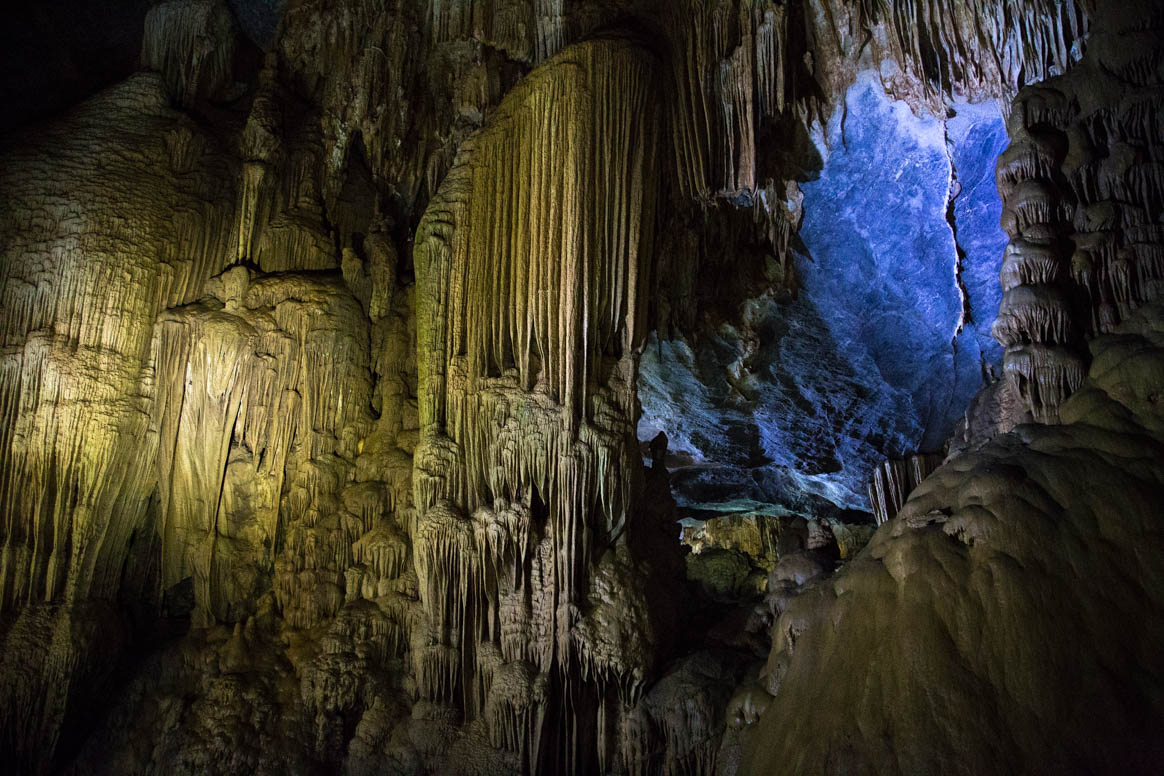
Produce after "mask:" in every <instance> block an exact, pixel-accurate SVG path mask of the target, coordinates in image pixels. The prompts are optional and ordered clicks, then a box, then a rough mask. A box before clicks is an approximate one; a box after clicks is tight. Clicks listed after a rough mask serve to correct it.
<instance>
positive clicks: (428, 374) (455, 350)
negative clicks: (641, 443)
mask: <svg viewBox="0 0 1164 776" xmlns="http://www.w3.org/2000/svg"><path fill="white" fill-rule="evenodd" d="M657 72H658V62H657V60H656V59H655V57H654V56H653V55H651V54H649V53H648V52H647V51H646V50H644V49H642V48H641V47H639V46H637V45H636V44H635V43H634V42H633V41H632V40H629V39H627V38H624V37H617V36H616V37H610V38H605V39H600V40H596V41H592V42H589V43H585V44H579V45H577V46H574V47H572V48H570V49H569V50H568V51H567V52H564V53H563V55H562V56H561V57H560V58H558V59H555V60H552V61H551V62H550V63H548V64H547V65H545V66H543V67H542V68H539V69H538V70H535V71H534V72H533V73H531V74H530V75H529V76H527V77H526V79H525V80H524V81H522V83H521V84H520V85H519V86H518V87H517V88H516V89H514V90H513V91H512V92H511V93H510V94H509V95H508V96H507V97H506V98H505V100H504V101H503V102H502V104H501V106H500V107H499V108H498V110H497V112H496V113H495V114H494V116H493V117H492V119H491V121H490V123H489V125H488V126H487V127H486V128H485V130H483V131H482V132H481V133H479V134H477V135H475V136H474V137H473V138H472V139H471V140H470V141H469V142H467V143H466V144H465V145H464V146H463V147H462V150H461V152H460V154H459V155H458V160H457V163H456V164H455V166H454V167H453V169H452V170H451V172H450V173H449V176H448V178H447V179H446V180H445V183H444V185H443V186H442V188H441V190H440V192H439V194H438V196H437V198H436V199H435V200H434V201H433V202H432V204H431V205H430V207H429V209H428V211H427V213H426V215H425V219H424V221H423V222H422V224H421V228H420V230H419V232H418V236H417V241H416V252H415V264H416V269H417V277H418V285H419V294H420V297H419V300H420V301H419V306H418V353H419V366H420V374H419V378H420V394H419V401H420V417H421V438H420V442H419V445H418V447H417V450H416V458H415V461H416V464H415V466H416V468H415V474H414V488H415V504H416V508H417V522H416V533H415V536H414V545H413V554H414V560H415V564H416V569H417V576H418V579H419V582H420V593H421V601H422V603H423V605H424V609H425V620H426V622H425V624H424V626H423V627H421V628H420V629H418V631H417V632H416V633H414V635H413V644H412V664H413V671H414V674H415V676H416V682H417V690H418V694H419V695H420V697H421V698H422V699H424V700H427V701H431V702H435V703H441V704H451V705H455V706H457V707H459V708H460V709H461V710H462V711H463V713H464V714H465V715H466V717H467V718H469V719H472V718H483V719H484V720H485V723H486V725H487V728H488V730H489V739H490V741H491V742H492V743H493V745H494V746H499V747H505V748H508V749H512V750H513V751H515V752H517V753H519V754H520V756H521V757H522V758H524V760H525V762H526V763H527V766H528V767H530V768H534V767H537V766H538V764H539V763H540V764H541V767H552V766H553V764H554V763H557V767H571V768H577V767H579V766H580V764H584V763H587V762H591V763H593V762H595V758H597V761H598V762H599V763H600V765H601V768H602V769H603V771H605V770H607V769H608V768H609V767H611V766H610V765H609V764H608V758H610V757H613V756H614V754H615V753H616V752H617V751H619V750H620V747H621V744H620V742H619V739H617V737H613V736H612V735H611V734H610V731H612V730H615V729H617V728H618V725H619V722H618V720H619V719H623V718H626V716H627V715H628V714H631V713H632V710H633V709H634V708H635V705H636V703H637V702H638V701H639V698H640V696H641V694H642V691H643V688H644V686H645V684H646V682H647V681H648V680H649V678H650V675H649V674H650V670H651V668H652V665H653V661H654V659H655V657H656V651H657V647H656V642H657V640H658V635H657V633H656V630H655V626H654V623H653V621H652V620H653V619H656V618H657V616H656V617H655V618H653V617H652V615H651V612H650V611H649V607H648V606H647V603H646V599H645V598H644V586H645V585H646V579H645V576H644V575H645V573H646V569H648V568H649V567H650V561H649V560H648V559H646V558H639V559H637V561H635V560H632V557H631V549H630V540H631V537H632V535H633V534H635V533H636V532H638V533H642V530H643V529H642V528H641V527H638V526H636V521H642V520H644V517H645V515H644V512H643V510H641V509H639V508H637V507H636V499H635V495H636V491H637V489H636V484H635V483H636V478H637V477H638V476H639V475H638V473H639V472H641V464H640V463H639V462H638V452H637V442H636V439H635V435H634V420H635V418H634V412H635V409H634V376H635V368H636V355H635V352H636V349H637V348H638V347H639V346H640V344H641V342H642V338H643V334H644V320H645V313H646V295H645V293H644V289H645V288H646V286H647V284H648V283H649V277H648V273H649V271H650V268H651V259H652V256H653V229H654V224H655V214H654V207H655V199H656V197H657V196H658V178H659V176H658V167H659V160H658V158H657V155H656V153H657V152H656V149H655V147H654V142H653V138H654V137H655V136H656V134H657V132H658V122H659V120H660V116H659V113H660V111H659V107H658V105H657V100H656V90H657V83H658V75H657Z"/></svg>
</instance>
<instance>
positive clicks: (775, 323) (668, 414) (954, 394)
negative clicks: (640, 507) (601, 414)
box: [639, 71, 1006, 510]
mask: <svg viewBox="0 0 1164 776" xmlns="http://www.w3.org/2000/svg"><path fill="white" fill-rule="evenodd" d="M945 110H946V111H948V112H949V113H950V114H952V117H951V118H948V119H947V118H945V117H944V116H943V118H941V119H939V118H935V117H934V116H932V115H930V114H928V113H925V112H922V113H920V114H915V113H914V112H913V110H912V109H911V108H910V106H909V104H907V103H906V102H904V101H894V100H892V99H890V98H889V97H888V96H887V95H886V93H885V91H884V88H883V87H882V85H881V82H880V79H879V77H878V75H877V74H876V73H874V72H872V71H866V72H864V73H862V74H861V75H860V76H859V77H858V79H857V81H856V83H854V84H853V85H852V86H851V87H850V88H849V89H848V91H847V93H846V94H845V96H844V98H843V100H842V101H839V102H838V104H837V105H835V106H834V108H833V111H832V114H831V118H830V120H829V121H827V123H824V124H820V123H818V124H814V125H813V127H812V130H813V136H812V142H813V144H814V147H815V153H816V155H817V157H818V158H819V159H820V169H819V170H818V171H816V172H815V173H813V174H812V175H811V179H809V180H807V181H804V182H802V183H800V184H799V186H798V187H797V190H798V195H797V196H798V197H799V199H798V202H797V207H798V208H799V209H800V210H801V211H802V213H803V216H802V223H801V225H800V229H799V233H798V236H799V238H800V240H801V241H802V247H801V248H800V249H799V250H798V251H797V253H796V262H795V267H796V279H797V297H796V299H795V300H794V301H792V302H791V303H784V304H780V303H777V302H776V301H775V300H774V299H770V298H763V297H761V298H757V299H754V300H750V301H749V302H748V303H746V307H745V308H744V310H743V311H742V313H741V320H740V321H739V322H738V323H737V325H721V326H719V327H718V328H717V329H715V330H714V331H713V332H701V334H702V336H701V337H699V339H696V340H694V341H695V344H694V345H693V344H690V343H689V341H688V340H687V339H674V340H664V341H661V342H659V343H655V344H653V345H652V346H651V347H648V348H647V350H646V351H645V352H644V355H643V363H642V369H641V374H640V390H639V394H640V400H641V402H642V405H643V417H642V420H641V421H640V432H639V433H640V436H641V437H643V438H649V437H650V436H653V435H654V433H656V432H657V430H659V429H665V430H666V433H667V434H668V437H669V439H670V440H671V445H670V447H671V451H672V453H673V455H675V456H677V458H678V456H682V457H684V458H685V459H686V460H683V461H682V463H683V464H685V465H684V467H683V468H682V469H680V470H679V471H678V472H677V473H676V486H677V489H678V490H677V496H678V498H679V501H680V503H681V504H684V505H688V504H689V505H692V506H697V505H700V504H703V505H706V504H708V502H724V501H728V500H729V499H728V498H726V497H725V496H726V494H728V493H730V494H733V500H736V501H746V500H751V501H754V502H757V503H760V504H765V503H766V504H769V505H779V506H784V507H792V508H795V507H798V506H801V505H803V504H805V503H812V500H813V497H817V498H823V499H826V500H827V501H829V502H832V503H833V504H836V505H837V506H840V507H844V508H849V509H866V510H867V509H869V504H868V501H867V497H866V487H865V483H866V480H867V479H868V478H869V476H870V474H871V471H872V469H873V467H874V466H875V465H876V464H877V463H879V462H880V461H881V460H882V459H884V458H885V457H891V458H894V457H900V456H902V455H904V454H906V453H907V452H911V451H916V450H925V451H930V452H933V451H938V450H940V449H941V447H942V444H943V442H944V441H945V440H946V439H947V438H948V437H949V436H950V433H951V432H952V431H953V428H954V425H955V423H956V422H957V421H958V420H959V419H960V418H961V415H962V413H963V412H964V410H965V407H966V405H967V403H968V402H969V401H970V399H971V397H972V396H974V394H975V393H976V392H977V391H978V389H979V388H980V387H981V386H982V384H983V381H984V379H986V377H987V376H988V375H992V374H994V373H996V372H1000V367H1001V352H1000V349H999V347H998V344H997V343H996V342H994V341H993V339H992V338H991V335H990V324H991V323H992V322H993V320H994V314H995V312H996V311H997V308H998V302H999V296H1000V294H999V291H998V270H999V268H1000V267H1001V264H1002V253H1003V249H1004V247H1005V245H1006V235H1005V233H1004V232H1003V231H1002V229H1001V228H1000V226H999V217H1000V214H1001V210H1002V206H1001V201H1000V199H999V196H998V193H997V191H996V190H995V188H994V182H993V178H994V176H993V173H994V166H995V161H996V160H997V158H998V154H999V153H1000V152H1001V151H1002V149H1003V148H1004V147H1005V144H1006V133H1005V127H1004V124H1003V121H1002V115H1001V109H1000V104H999V103H998V102H996V101H992V102H990V103H981V104H970V103H966V102H964V101H955V102H953V103H952V104H950V105H949V106H948V108H945ZM676 463H677V464H678V463H680V461H678V460H676Z"/></svg>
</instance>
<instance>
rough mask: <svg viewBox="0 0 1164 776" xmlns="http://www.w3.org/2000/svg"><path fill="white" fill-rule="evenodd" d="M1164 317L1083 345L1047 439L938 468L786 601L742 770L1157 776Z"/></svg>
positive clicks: (1026, 438) (991, 447) (1018, 435)
mask: <svg viewBox="0 0 1164 776" xmlns="http://www.w3.org/2000/svg"><path fill="white" fill-rule="evenodd" d="M1161 313H1164V310H1162V309H1161V308H1160V305H1159V304H1158V303H1157V304H1156V305H1154V306H1153V307H1151V308H1149V309H1147V310H1144V311H1143V312H1142V315H1141V316H1139V317H1136V318H1134V319H1133V320H1130V321H1128V322H1127V324H1126V325H1124V326H1122V327H1120V328H1118V329H1117V330H1116V332H1115V333H1113V334H1112V335H1109V336H1106V337H1101V338H1100V339H1097V340H1095V341H1094V342H1092V345H1091V354H1092V358H1093V361H1092V367H1091V372H1090V376H1089V378H1088V379H1087V380H1086V381H1085V382H1084V383H1083V385H1082V387H1081V388H1080V389H1079V391H1078V392H1077V393H1076V395H1075V396H1073V397H1072V398H1071V399H1069V400H1067V401H1066V402H1065V403H1064V404H1063V405H1062V406H1061V418H1062V421H1063V424H1062V425H1056V426H1041V425H1022V426H1019V427H1018V428H1016V429H1015V430H1014V431H1012V432H1010V433H1008V434H1005V435H1002V436H999V437H997V438H995V439H994V440H993V441H991V442H989V443H987V444H986V445H985V446H983V447H982V448H980V449H979V450H977V451H975V452H972V453H968V454H966V455H963V456H961V457H959V458H956V459H954V460H953V461H951V462H949V463H948V464H946V465H945V466H943V467H942V468H940V469H938V470H937V472H935V473H934V474H933V475H932V476H931V477H930V478H928V479H927V480H925V481H924V482H923V483H922V484H921V486H920V487H919V488H918V489H917V490H916V491H915V492H914V495H913V497H912V498H911V499H910V500H909V502H908V503H907V504H906V505H905V507H904V509H903V510H902V511H901V513H900V514H899V515H898V517H897V518H896V519H894V520H893V521H891V522H890V523H888V524H887V525H886V526H884V527H882V528H881V530H879V531H878V532H877V533H876V534H875V535H874V537H873V539H872V541H871V542H870V544H869V546H868V548H867V549H866V550H865V551H864V552H863V553H862V554H861V555H859V556H858V557H857V559H856V560H854V561H853V562H852V563H850V564H849V565H848V566H847V567H846V568H845V569H844V570H843V571H841V572H840V573H838V574H837V575H836V576H835V577H833V578H831V579H828V580H827V581H824V582H822V583H820V584H819V585H817V586H815V587H812V588H811V589H810V590H809V591H806V592H803V593H801V594H800V595H799V596H797V597H796V598H795V599H793V600H792V602H791V603H790V604H789V605H788V606H787V608H786V609H784V611H783V613H782V614H781V615H780V618H779V620H778V621H777V622H776V625H775V629H774V632H773V638H774V644H773V651H772V654H771V656H770V657H769V660H768V665H767V667H766V669H765V672H764V674H763V677H762V679H761V682H762V683H763V684H764V685H765V686H766V688H767V691H768V692H769V693H772V694H773V695H774V697H773V698H771V700H770V702H769V703H768V705H767V711H766V712H765V713H764V714H763V715H762V716H761V717H760V719H759V721H758V722H757V723H756V726H755V727H754V728H752V729H750V731H749V732H748V734H747V735H750V736H752V738H751V739H750V743H749V745H748V746H747V747H746V748H748V749H750V752H749V756H748V758H747V759H746V760H745V761H744V765H743V767H742V769H741V772H744V773H790V774H791V773H887V772H890V773H932V772H938V771H941V772H943V773H965V774H990V773H1000V774H1001V773H1014V772H1016V771H1017V772H1026V773H1113V774H1114V773H1151V772H1153V771H1154V770H1155V768H1156V767H1157V764H1158V762H1159V758H1160V756H1161V749H1160V747H1161V742H1160V738H1159V735H1158V732H1159V724H1160V719H1161V716H1162V714H1164V666H1162V665H1161V663H1160V659H1159V647H1160V644H1161V643H1164V618H1161V616H1160V612H1161V606H1162V604H1164V576H1162V574H1161V567H1160V564H1159V562H1158V560H1157V559H1158V557H1159V555H1160V552H1161V551H1164V532H1162V530H1161V528H1162V525H1161V517H1162V513H1161V511H1160V504H1161V503H1162V502H1161V498H1162V497H1164V469H1162V467H1161V461H1164V446H1162V443H1161V431H1164V415H1162V414H1161V408H1160V402H1159V397H1160V390H1161V387H1162V386H1164V349H1162V346H1164V336H1162V335H1164V331H1162V330H1161V327H1160V321H1161V320H1162V318H1161ZM1081 588H1085V589H1086V592H1085V593H1083V592H1081ZM824 677H859V679H858V680H848V681H833V680H830V679H827V678H824Z"/></svg>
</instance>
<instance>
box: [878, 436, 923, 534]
mask: <svg viewBox="0 0 1164 776" xmlns="http://www.w3.org/2000/svg"><path fill="white" fill-rule="evenodd" d="M940 463H941V456H938V455H927V454H919V455H911V456H908V457H906V458H897V459H891V460H887V461H885V462H884V463H882V464H881V465H880V466H879V467H877V468H876V469H874V470H873V476H872V478H871V479H870V482H869V504H870V505H871V506H872V508H873V517H874V519H875V520H876V521H877V525H882V524H883V523H886V522H888V521H890V520H892V519H893V518H894V517H895V516H896V515H897V513H898V512H899V511H900V510H901V507H902V506H903V505H904V504H905V501H906V499H908V498H909V494H910V493H912V492H913V490H914V488H916V487H917V486H918V485H919V484H920V483H921V481H922V480H924V479H925V478H926V477H928V476H929V474H930V472H932V471H933V470H934V469H936V468H937V467H938V465H939V464H940Z"/></svg>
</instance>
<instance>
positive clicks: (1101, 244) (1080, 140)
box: [993, 19, 1164, 422]
mask: <svg viewBox="0 0 1164 776" xmlns="http://www.w3.org/2000/svg"><path fill="white" fill-rule="evenodd" d="M1142 22H1143V24H1144V25H1146V26H1147V28H1148V29H1149V30H1151V29H1153V21H1152V20H1151V19H1147V20H1142ZM1158 24H1159V20H1156V25H1158ZM1138 26H1139V25H1138ZM1151 34H1153V33H1151V32H1147V33H1145V32H1143V31H1140V32H1135V33H1129V32H1128V31H1127V30H1121V31H1119V32H1117V31H1115V30H1113V29H1112V28H1110V27H1109V28H1101V29H1097V30H1096V31H1095V32H1094V34H1093V36H1092V39H1091V40H1090V42H1089V56H1088V57H1087V58H1086V59H1085V60H1084V61H1083V62H1082V63H1081V64H1080V65H1079V66H1078V67H1077V68H1075V69H1073V70H1072V71H1071V72H1070V73H1068V74H1066V75H1064V76H1061V77H1058V78H1054V79H1051V80H1049V81H1046V82H1045V83H1043V84H1040V85H1038V86H1031V87H1027V88H1025V89H1024V90H1023V91H1022V92H1020V93H1019V95H1018V96H1017V97H1016V99H1015V102H1014V107H1013V110H1012V113H1011V117H1010V122H1009V125H1008V130H1009V132H1010V135H1011V139H1012V140H1011V145H1010V147H1009V148H1008V149H1007V150H1006V152H1005V153H1004V154H1003V155H1002V156H1001V157H1000V158H999V162H998V171H997V180H998V188H999V193H1000V194H1001V195H1002V199H1003V206H1004V212H1003V228H1004V229H1005V230H1006V231H1007V233H1008V234H1009V235H1010V237H1011V242H1010V245H1009V246H1008V247H1007V251H1006V256H1005V257H1004V260H1003V266H1002V272H1001V282H1002V288H1003V291H1004V296H1003V301H1002V305H1001V307H1000V309H999V315H998V319H997V321H996V322H995V324H994V327H993V331H994V335H995V337H996V338H997V339H998V340H999V342H1001V343H1002V344H1003V346H1004V347H1005V348H1006V355H1005V361H1004V366H1005V371H1006V376H1007V378H1008V381H1009V385H1010V387H1011V389H1012V390H1013V391H1014V392H1015V394H1016V395H1017V396H1018V397H1019V398H1020V399H1021V401H1022V403H1023V405H1024V406H1025V408H1026V410H1027V412H1029V414H1030V415H1031V416H1032V417H1033V418H1034V419H1035V420H1038V421H1040V422H1055V421H1056V420H1057V418H1058V410H1057V408H1058V406H1059V404H1060V403H1062V401H1063V400H1064V399H1065V398H1066V397H1067V396H1069V395H1070V394H1071V393H1072V392H1074V391H1075V390H1076V389H1077V388H1078V387H1079V385H1080V384H1081V383H1082V381H1083V377H1084V375H1085V373H1086V364H1085V358H1086V357H1085V348H1084V342H1085V341H1086V340H1087V339H1090V338H1092V337H1094V336H1097V335H1098V334H1101V333H1106V332H1110V331H1111V330H1112V328H1113V327H1114V326H1115V325H1117V324H1118V323H1119V322H1120V321H1121V320H1123V319H1125V318H1126V317H1127V316H1128V315H1129V314H1130V312H1131V311H1132V310H1134V309H1135V308H1136V307H1137V306H1138V305H1140V304H1142V303H1143V302H1146V301H1150V300H1152V299H1154V298H1155V297H1156V296H1157V295H1158V294H1159V292H1160V286H1161V279H1162V277H1164V229H1162V228H1161V226H1160V215H1161V212H1164V160H1162V159H1161V156H1160V153H1159V149H1160V147H1161V144H1162V143H1164V134H1162V132H1161V126H1160V122H1159V121H1158V120H1156V118H1154V117H1155V116H1156V114H1157V113H1158V112H1159V109H1160V104H1161V103H1160V98H1159V95H1158V94H1157V93H1156V89H1155V86H1154V84H1156V82H1157V81H1158V76H1157V74H1156V68H1157V67H1158V63H1159V53H1158V48H1157V47H1156V46H1155V45H1154V42H1153V40H1152V39H1151V38H1150V37H1145V36H1150V35H1151Z"/></svg>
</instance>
